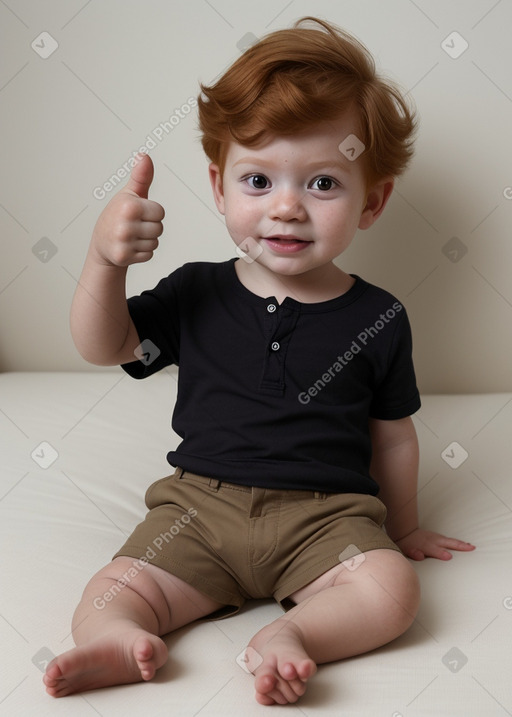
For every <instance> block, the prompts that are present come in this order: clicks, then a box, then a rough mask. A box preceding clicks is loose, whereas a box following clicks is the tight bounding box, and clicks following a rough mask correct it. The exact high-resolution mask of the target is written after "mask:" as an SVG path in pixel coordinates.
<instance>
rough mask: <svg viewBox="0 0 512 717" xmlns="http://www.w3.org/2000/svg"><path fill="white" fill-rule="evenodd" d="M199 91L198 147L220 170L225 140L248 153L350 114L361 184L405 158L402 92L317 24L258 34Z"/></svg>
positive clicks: (409, 133) (406, 119)
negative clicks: (361, 171) (357, 145)
mask: <svg viewBox="0 0 512 717" xmlns="http://www.w3.org/2000/svg"><path fill="white" fill-rule="evenodd" d="M308 22H309V23H313V27H304V26H303V25H304V24H305V23H308ZM201 93H202V94H200V95H199V97H198V105H199V128H200V131H201V133H202V134H201V142H202V145H203V149H204V151H205V153H206V156H207V157H208V158H209V159H210V161H212V162H213V163H215V164H217V165H218V166H219V167H220V170H221V172H223V170H224V165H225V160H226V154H227V150H228V147H229V143H230V142H231V141H235V142H237V143H239V144H241V145H244V146H247V147H254V146H256V145H258V144H260V143H264V142H265V141H268V140H270V139H271V138H272V137H273V136H274V137H275V136H279V135H282V136H283V135H284V136H286V135H288V136H289V135H293V134H296V133H299V132H300V131H301V130H306V129H310V128H312V127H313V126H314V125H315V124H317V123H319V122H322V121H326V120H336V119H339V118H340V117H341V116H342V115H343V114H344V113H346V112H349V111H352V110H353V111H354V112H355V116H356V118H357V123H358V134H357V136H358V138H359V139H360V140H361V141H362V142H363V144H364V145H365V151H364V152H363V153H362V155H361V161H362V162H363V163H364V165H363V166H364V168H365V175H366V181H367V184H368V185H371V184H372V183H375V182H377V181H379V180H380V179H384V178H388V177H397V176H398V175H400V174H401V173H402V172H403V171H404V170H405V168H406V166H407V164H408V162H409V160H410V158H411V156H412V153H413V148H412V144H413V134H414V130H415V118H414V111H413V109H412V108H410V107H409V106H408V104H407V102H406V100H405V97H404V96H403V94H402V93H401V92H400V90H399V89H398V87H397V86H396V85H395V84H394V83H393V82H391V81H389V80H387V79H384V78H383V77H381V76H380V75H378V74H377V72H376V69H375V62H374V60H373V57H372V56H371V54H370V52H369V51H368V50H367V49H366V48H365V47H364V45H362V44H361V43H360V42H359V41H358V40H357V39H355V38H354V37H352V36H351V35H349V34H348V33H347V32H345V31H344V30H341V29H340V28H337V27H336V26H334V25H332V24H330V23H327V22H325V21H323V20H319V19H318V18H314V17H304V18H302V19H300V20H299V21H298V22H296V23H295V25H294V26H293V28H291V29H285V30H278V31H277V32H272V33H270V34H269V35H267V36H265V37H264V38H263V39H262V40H260V41H259V42H257V43H256V44H255V45H252V46H251V47H250V48H249V49H248V50H246V51H245V52H244V54H243V55H242V56H241V57H239V58H238V59H237V60H236V62H234V64H233V65H231V67H230V68H229V69H228V70H227V71H226V72H225V73H224V74H223V75H222V77H221V78H220V79H219V80H218V81H217V82H216V83H215V84H213V85H212V86H206V85H203V84H201ZM343 139H345V138H344V137H342V138H340V142H341V141H342V140H343Z"/></svg>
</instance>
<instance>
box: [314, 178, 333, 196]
mask: <svg viewBox="0 0 512 717" xmlns="http://www.w3.org/2000/svg"><path fill="white" fill-rule="evenodd" d="M335 185H336V182H335V181H334V179H331V178H330V177H318V178H317V179H314V180H313V181H312V182H311V188H312V189H319V190H320V191H322V192H327V191H329V189H332V188H333V187H334V186H335Z"/></svg>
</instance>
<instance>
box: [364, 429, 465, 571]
mask: <svg viewBox="0 0 512 717" xmlns="http://www.w3.org/2000/svg"><path fill="white" fill-rule="evenodd" d="M370 434H371V438H372V451H373V454H372V463H371V467H370V473H371V476H372V478H373V479H374V480H375V481H376V482H377V483H378V484H379V486H380V492H379V498H380V499H381V500H382V502H383V503H384V505H385V506H386V508H387V510H388V516H387V519H386V531H387V533H388V535H389V537H390V538H391V539H392V540H394V541H395V543H396V544H397V545H398V546H399V548H400V549H401V550H402V551H403V553H404V554H405V555H406V556H407V557H408V558H412V559H413V560H423V559H424V558H426V557H433V558H438V559H439V560H450V558H451V557H452V555H451V553H450V552H449V550H464V551H467V550H474V545H471V544H470V543H466V542H464V541H462V540H458V539H456V538H448V537H446V536H444V535H440V534H439V533H434V532H432V531H428V530H422V529H420V527H419V524H418V462H419V450H418V439H417V437H416V430H415V428H414V424H413V422H412V419H411V418H410V417H407V418H401V419H399V420H396V421H381V420H377V419H371V420H370Z"/></svg>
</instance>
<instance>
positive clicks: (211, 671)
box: [0, 370, 512, 717]
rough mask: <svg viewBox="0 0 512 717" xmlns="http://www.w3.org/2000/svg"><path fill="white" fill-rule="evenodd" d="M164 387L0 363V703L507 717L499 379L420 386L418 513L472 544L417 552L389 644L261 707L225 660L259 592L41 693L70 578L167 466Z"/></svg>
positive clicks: (509, 525) (504, 455)
mask: <svg viewBox="0 0 512 717" xmlns="http://www.w3.org/2000/svg"><path fill="white" fill-rule="evenodd" d="M175 390H176V381H175V376H174V375H173V374H172V373H171V372H162V373H160V374H158V375H156V376H153V377H152V378H150V379H147V380H145V381H143V382H137V381H134V380H132V379H130V378H129V377H128V376H125V375H124V374H123V373H122V372H121V371H120V370H119V371H111V372H104V373H103V372H101V373H93V372H90V373H74V374H73V373H54V374H51V373H50V374H48V373H39V374H38V373H29V374H26V373H7V374H3V375H0V455H1V482H0V511H1V520H0V525H1V531H2V572H1V584H2V590H1V598H0V618H1V619H0V641H1V644H3V646H4V647H3V649H2V655H3V659H2V672H1V682H0V714H1V715H9V716H11V715H23V716H24V717H25V716H28V715H37V716H38V717H41V716H43V715H73V717H81V716H82V715H83V716H90V717H92V716H93V715H102V716H103V717H117V716H119V717H121V716H123V717H126V716H129V715H145V716H148V715H151V716H152V717H158V716H159V715H166V716H167V715H172V716H173V717H174V716H176V715H184V716H187V717H192V715H200V717H207V716H208V715H222V716H225V715H244V717H252V715H267V716H268V715H269V714H276V712H279V713H280V712H281V710H282V709H286V710H287V714H290V715H297V716H298V715H305V716H306V717H320V716H322V717H324V716H330V715H333V716H334V715H349V716H350V717H358V716H359V715H364V716H365V717H381V716H382V717H400V715H402V716H403V717H458V716H459V715H460V717H468V716H473V715H474V716H475V717H494V716H496V717H502V716H503V715H507V714H508V715H512V686H511V678H510V672H511V662H510V655H511V645H512V481H511V480H510V476H511V461H510V453H511V452H510V445H511V442H512V431H511V426H512V395H510V394H492V395H482V396H424V397H423V407H422V408H421V410H420V411H419V413H418V414H417V415H416V416H415V418H414V421H415V424H416V427H417V431H418V435H419V439H420V446H421V484H420V488H421V490H420V496H419V497H420V511H421V523H422V526H423V527H427V528H430V529H433V530H438V531H441V532H444V533H447V534H450V535H453V536H455V537H460V538H462V539H465V540H468V541H471V542H473V543H475V544H476V545H477V550H476V551H474V552H473V553H468V554H455V555H454V558H453V560H451V561H450V562H446V563H444V562H440V561H434V560H426V561H425V562H423V563H414V565H415V567H416V570H417V572H418V574H419V576H420V579H421V584H422V605H421V609H420V612H419V615H418V618H417V620H416V621H415V623H414V625H413V626H412V627H411V628H410V630H409V631H408V632H407V633H406V634H405V635H403V636H402V637H401V638H399V639H398V640H396V641H395V642H394V643H392V644H391V645H388V646H386V647H383V648H381V649H379V650H376V651H375V652H373V653H371V654H367V655H363V656H360V657H357V658H355V659H350V660H347V661H345V662H343V663H337V664H332V665H325V666H322V667H321V668H320V669H319V672H318V674H317V676H316V677H315V678H314V680H313V681H312V682H311V684H310V687H309V689H308V692H307V695H306V696H305V697H304V698H303V699H302V700H301V701H300V702H299V703H298V704H297V705H296V706H291V707H287V708H279V707H272V708H268V707H262V706H260V705H258V704H256V703H255V701H254V698H253V686H252V681H253V678H252V676H251V675H248V674H246V673H245V672H244V671H243V670H242V669H241V668H240V667H239V665H238V664H237V662H236V657H237V656H238V655H239V654H240V653H241V652H242V650H243V649H244V647H245V646H246V644H247V642H248V640H249V639H250V637H251V636H252V634H253V633H254V632H256V631H257V630H258V629H259V628H260V627H262V626H263V625H264V624H266V623H267V622H269V621H270V620H272V619H274V618H275V617H278V616H279V615H280V614H281V611H280V608H279V607H278V606H277V605H276V604H274V603H273V602H272V601H264V602H261V603H253V604H250V605H248V606H247V607H245V608H244V610H243V612H242V613H241V614H240V615H238V616H235V617H233V618H229V619H227V620H224V621H220V622H201V623H197V624H195V625H193V626H189V627H186V628H183V629H182V630H180V631H178V632H177V633H175V634H173V635H171V636H170V637H168V638H167V639H166V642H167V644H168V646H169V651H170V659H169V662H168V663H167V664H166V666H165V667H164V668H162V669H161V670H160V671H159V673H158V675H157V677H156V678H155V679H154V680H153V681H152V682H150V683H143V684H135V685H128V686H122V687H115V688H108V689H104V690H97V691H93V692H88V693H85V694H83V695H76V696H72V697H66V698H63V699H60V700H54V699H52V698H51V697H49V696H48V695H47V694H46V693H45V691H44V689H43V685H42V682H41V677H42V673H41V669H42V668H43V667H44V665H45V663H46V661H47V660H48V659H49V658H50V657H51V655H52V654H59V653H60V652H62V651H64V650H67V649H69V648H71V647H72V646H73V642H72V638H71V635H70V622H71V616H72V613H73V610H74V608H75V606H76V604H77V602H78V600H79V599H80V595H81V592H82V589H83V587H84V586H85V584H86V582H87V581H88V579H89V578H90V577H91V576H92V575H93V573H94V572H96V571H97V570H98V569H99V568H100V567H102V566H103V565H104V564H105V563H106V562H108V561H109V560H110V558H111V556H112V554H113V553H114V552H115V551H116V550H117V548H118V547H119V545H120V544H121V543H122V542H123V541H124V539H125V537H126V536H128V535H129V534H130V532H131V530H132V529H133V527H134V526H135V524H136V523H137V522H139V521H140V519H141V518H142V517H143V516H144V514H145V506H144V503H143V496H144V491H145V489H146V487H147V486H148V485H149V484H150V483H151V482H153V481H154V480H156V479H157V478H159V477H162V476H164V475H166V474H167V473H169V472H171V470H172V469H171V468H170V467H169V466H168V464H167V463H166V460H165V454H166V452H167V450H169V449H170V448H171V447H174V446H175V445H176V444H177V442H178V439H177V437H176V436H175V435H174V434H173V433H172V431H171V429H170V415H171V409H172V405H173V401H174V399H175ZM466 453H467V457H466ZM443 456H444V457H443ZM463 459H465V460H463ZM462 460H463V462H461V461H462ZM459 463H460V465H458V464H459Z"/></svg>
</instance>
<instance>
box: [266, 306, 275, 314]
mask: <svg viewBox="0 0 512 717" xmlns="http://www.w3.org/2000/svg"><path fill="white" fill-rule="evenodd" d="M275 310H276V305H275V304H269V305H268V306H267V311H268V313H269V314H273V313H274V311H275Z"/></svg>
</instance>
